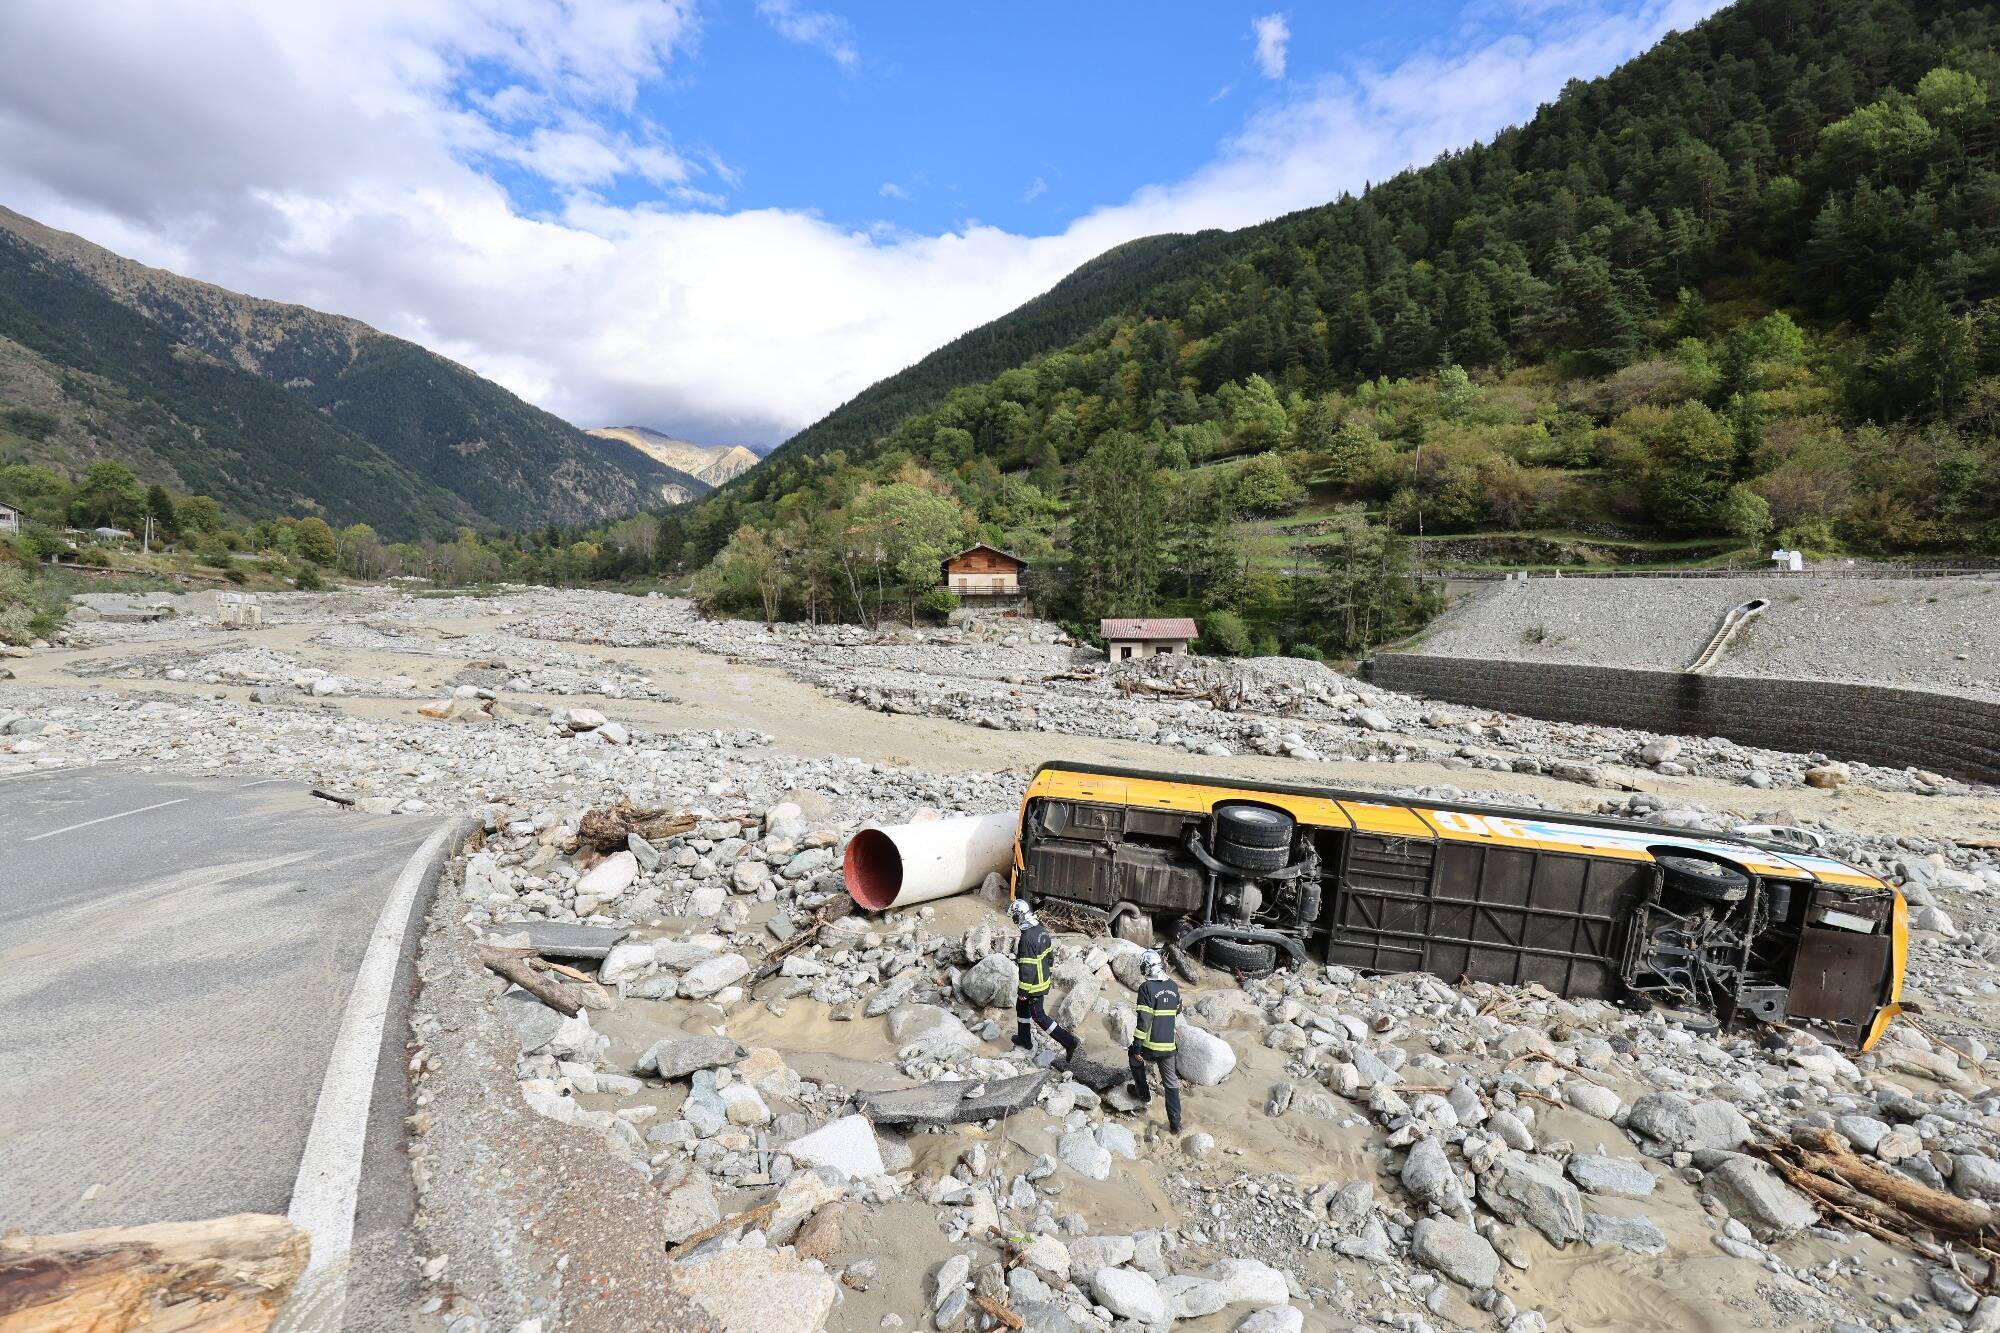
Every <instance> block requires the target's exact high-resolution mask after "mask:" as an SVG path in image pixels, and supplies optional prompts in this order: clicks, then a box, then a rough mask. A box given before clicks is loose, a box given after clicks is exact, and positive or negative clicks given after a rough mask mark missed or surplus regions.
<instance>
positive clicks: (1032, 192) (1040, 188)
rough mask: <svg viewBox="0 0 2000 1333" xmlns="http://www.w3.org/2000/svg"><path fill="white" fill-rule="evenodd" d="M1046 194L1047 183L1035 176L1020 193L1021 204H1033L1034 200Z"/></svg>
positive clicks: (1047, 190) (1047, 189)
mask: <svg viewBox="0 0 2000 1333" xmlns="http://www.w3.org/2000/svg"><path fill="white" fill-rule="evenodd" d="M1048 192H1049V183H1048V182H1047V181H1045V180H1043V179H1042V178H1041V177H1040V176H1037V177H1035V178H1034V180H1032V181H1030V182H1028V188H1027V189H1025V190H1023V191H1022V192H1021V202H1022V203H1024V204H1032V203H1034V202H1035V200H1037V199H1039V198H1041V197H1042V196H1043V195H1045V194H1047V193H1048Z"/></svg>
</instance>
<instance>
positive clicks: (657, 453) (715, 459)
mask: <svg viewBox="0 0 2000 1333" xmlns="http://www.w3.org/2000/svg"><path fill="white" fill-rule="evenodd" d="M588 433H589V434H591V435H594V436H596V437H597V438H598V439H601V440H617V441H620V442H621V443H624V444H628V445H630V446H631V447H632V448H634V449H637V450H638V451H639V452H640V453H642V454H644V455H646V456H647V457H648V458H651V459H652V460H653V461H655V462H657V463H662V464H664V465H666V466H667V467H671V468H678V469H679V470H680V471H682V472H685V473H688V474H689V475H690V476H692V477H694V478H695V479H697V480H699V481H703V482H706V483H707V484H708V485H709V486H710V487H715V486H720V485H722V484H723V483H724V482H726V481H730V480H732V479H734V478H736V477H739V476H741V475H743V474H744V473H745V472H748V471H749V470H750V469H751V468H753V467H755V466H757V464H758V463H759V462H761V461H762V458H761V456H760V455H759V454H758V453H757V451H756V450H754V449H751V448H750V447H748V446H747V445H741V444H696V443H695V442H694V441H693V440H683V439H681V438H680V437H678V436H675V435H668V434H667V433H666V432H664V431H657V430H654V429H653V428H652V427H650V426H599V427H597V428H596V429H594V430H592V431H589V432H588Z"/></svg>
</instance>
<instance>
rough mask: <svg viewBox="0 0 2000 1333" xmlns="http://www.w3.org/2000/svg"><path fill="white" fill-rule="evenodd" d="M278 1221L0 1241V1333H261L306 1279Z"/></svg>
mask: <svg viewBox="0 0 2000 1333" xmlns="http://www.w3.org/2000/svg"><path fill="white" fill-rule="evenodd" d="M307 1248H308V1245H307V1240H306V1234H305V1232H303V1231H301V1230H299V1228H297V1227H296V1226H293V1225H292V1224H291V1223H290V1222H289V1221H287V1220H286V1219H284V1218H282V1217H271V1216H266V1215H264V1214H261V1213H238V1214H236V1215H234V1216H232V1217H216V1218H209V1219H207V1220H205V1221H200V1222H162V1223H158V1224H156V1225H152V1226H143V1227H104V1228H101V1229H99V1230H95V1231H72V1232H69V1233H67V1234H64V1235H59V1236H20V1235H9V1236H4V1237H0V1333H67V1330H73V1329H93V1330H100V1331H101V1333H113V1331H114V1330H123V1329H145V1330H147V1333H175V1331H176V1330H182V1329H190V1330H191V1329H201V1330H204V1333H262V1331H263V1330H264V1329H267V1328H269V1327H270V1326H271V1321H272V1320H274V1319H275V1318H276V1317H277V1314H278V1311H279V1309H280V1308H282V1307H283V1305H284V1303H285V1298H286V1296H287V1295H289V1294H290V1292H291V1289H292V1285H293V1284H294V1283H295V1282H297V1281H298V1279H299V1274H301V1273H303V1272H304V1271H305V1267H306V1255H307Z"/></svg>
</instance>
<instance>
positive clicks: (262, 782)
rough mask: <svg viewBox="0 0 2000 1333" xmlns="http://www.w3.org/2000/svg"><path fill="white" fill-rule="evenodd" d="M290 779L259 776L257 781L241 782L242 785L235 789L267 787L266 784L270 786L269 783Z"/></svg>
mask: <svg viewBox="0 0 2000 1333" xmlns="http://www.w3.org/2000/svg"><path fill="white" fill-rule="evenodd" d="M290 781H291V779H290V778H259V779H257V781H255V782H246V783H244V784H243V785H242V786H240V787H238V788H237V789H236V790H238V791H249V790H250V789H251V788H252V787H268V786H270V785H271V784H272V783H274V782H290Z"/></svg>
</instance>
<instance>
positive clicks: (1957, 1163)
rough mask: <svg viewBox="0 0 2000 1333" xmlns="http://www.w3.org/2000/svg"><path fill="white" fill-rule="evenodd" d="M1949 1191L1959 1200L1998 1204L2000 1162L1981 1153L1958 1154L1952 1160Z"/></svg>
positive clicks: (1999, 1195)
mask: <svg viewBox="0 0 2000 1333" xmlns="http://www.w3.org/2000/svg"><path fill="white" fill-rule="evenodd" d="M1951 1189H1952V1193H1954V1194H1956V1195H1958V1197H1959V1198H1961V1199H1980V1200H1984V1201H1985V1202H1987V1203H2000V1162H1995V1161H1994V1160H1993V1159H1992V1158H1991V1157H1988V1156H1986V1155H1985V1154H1983V1153H1972V1152H1962V1153H1959V1154H1958V1155H1957V1156H1956V1157H1954V1158H1952V1165H1951Z"/></svg>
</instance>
